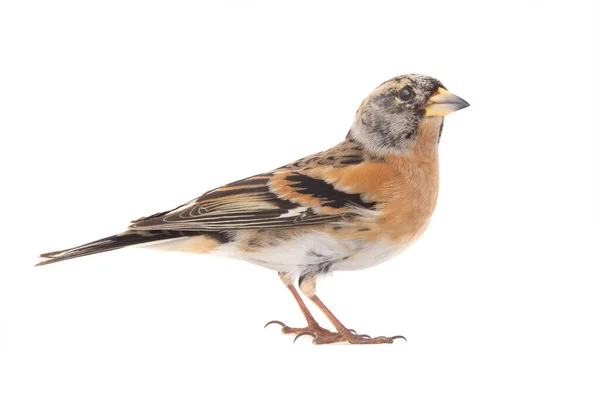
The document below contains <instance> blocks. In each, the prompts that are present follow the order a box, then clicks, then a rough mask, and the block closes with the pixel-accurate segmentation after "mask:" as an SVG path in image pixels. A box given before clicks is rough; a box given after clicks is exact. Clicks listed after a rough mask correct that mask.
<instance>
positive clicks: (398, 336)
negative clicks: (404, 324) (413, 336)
mask: <svg viewBox="0 0 600 400" xmlns="http://www.w3.org/2000/svg"><path fill="white" fill-rule="evenodd" d="M390 339H392V342H393V341H394V339H404V341H405V342H406V343H408V340H406V338H405V337H404V336H402V335H396V336H392V337H391V338H390Z"/></svg>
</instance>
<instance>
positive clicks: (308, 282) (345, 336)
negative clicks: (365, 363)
mask: <svg viewBox="0 0 600 400" xmlns="http://www.w3.org/2000/svg"><path fill="white" fill-rule="evenodd" d="M300 290H301V291H302V293H303V294H304V295H305V296H306V297H308V298H309V299H310V300H311V301H312V302H313V303H315V304H316V306H317V307H319V309H320V310H321V311H322V312H323V314H325V316H326V317H327V319H329V321H331V323H332V324H333V326H335V329H337V331H338V333H337V335H325V336H320V335H318V334H314V335H312V336H313V343H314V344H328V343H337V342H345V341H347V342H348V343H351V344H378V343H393V342H394V339H404V340H406V338H405V337H404V336H391V337H387V336H378V337H374V338H371V337H369V336H368V335H358V334H356V332H354V331H353V330H351V329H348V328H346V327H345V326H344V325H343V324H342V323H341V322H340V320H339V319H337V318H336V316H335V315H333V313H332V312H331V311H330V310H329V309H328V308H327V307H326V306H325V304H323V302H322V301H321V299H319V298H318V297H317V295H316V276H314V275H312V276H307V277H304V279H302V278H301V281H300Z"/></svg>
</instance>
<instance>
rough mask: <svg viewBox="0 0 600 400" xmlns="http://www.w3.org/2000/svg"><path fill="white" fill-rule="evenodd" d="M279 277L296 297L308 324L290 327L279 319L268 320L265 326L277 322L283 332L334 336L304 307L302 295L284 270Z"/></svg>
mask: <svg viewBox="0 0 600 400" xmlns="http://www.w3.org/2000/svg"><path fill="white" fill-rule="evenodd" d="M279 277H280V278H281V280H282V281H283V283H284V284H285V286H286V287H287V288H288V289H289V291H290V292H291V293H292V295H293V296H294V299H296V302H297V303H298V306H300V310H302V314H304V318H306V322H307V324H308V326H306V327H305V328H290V327H289V326H287V325H286V324H284V323H283V322H281V321H270V322H267V324H266V325H265V328H266V327H267V326H269V325H271V324H279V325H281V332H283V333H294V334H296V335H303V334H306V335H313V336H314V335H317V336H336V333H334V332H331V331H329V330H327V329H325V328H323V327H321V326H320V325H319V323H318V322H317V320H316V319H315V317H313V315H312V314H311V313H310V310H309V309H308V307H306V304H305V303H304V301H303V300H302V297H300V294H299V293H298V291H297V290H296V288H295V287H294V281H293V279H292V278H291V277H290V276H289V275H287V274H285V273H284V272H280V273H279ZM297 337H298V336H297Z"/></svg>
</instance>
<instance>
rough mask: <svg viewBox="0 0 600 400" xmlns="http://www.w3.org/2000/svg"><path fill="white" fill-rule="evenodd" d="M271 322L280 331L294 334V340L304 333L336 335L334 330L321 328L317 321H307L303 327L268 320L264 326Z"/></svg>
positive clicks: (325, 335) (326, 335)
mask: <svg viewBox="0 0 600 400" xmlns="http://www.w3.org/2000/svg"><path fill="white" fill-rule="evenodd" d="M271 324H277V325H280V326H281V332H282V333H285V334H295V335H296V338H295V339H294V342H295V341H296V339H298V338H299V337H300V336H305V335H310V336H312V337H329V336H337V335H338V334H337V333H335V332H331V331H330V330H328V329H325V328H323V327H322V326H320V325H319V324H317V323H309V324H308V326H306V327H304V328H290V327H289V326H287V325H286V324H284V323H283V322H281V321H269V322H267V324H266V325H265V328H266V327H267V326H269V325H271Z"/></svg>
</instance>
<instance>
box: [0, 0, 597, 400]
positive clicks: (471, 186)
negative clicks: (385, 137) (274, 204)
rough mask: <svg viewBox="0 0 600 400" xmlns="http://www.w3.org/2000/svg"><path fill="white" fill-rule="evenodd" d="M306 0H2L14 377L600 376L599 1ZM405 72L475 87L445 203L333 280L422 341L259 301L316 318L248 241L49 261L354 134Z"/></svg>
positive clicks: (437, 385)
mask: <svg viewBox="0 0 600 400" xmlns="http://www.w3.org/2000/svg"><path fill="white" fill-rule="evenodd" d="M286 4H289V5H284V3H283V2H278V3H273V4H267V3H263V2H246V3H245V4H244V5H236V4H233V3H229V2H224V3H223V4H222V5H221V6H215V5H210V3H208V2H207V3H206V4H200V3H198V2H156V1H139V2H134V1H101V2H100V1H99V2H79V1H71V2H68V1H52V2H44V1H39V2H35V1H4V2H2V5H1V6H0V46H1V47H0V57H1V62H0V134H1V135H2V136H1V140H2V143H1V144H2V146H1V150H0V151H1V154H2V157H1V160H0V162H1V163H2V166H1V171H2V194H1V195H0V198H1V200H0V201H1V202H2V205H1V206H2V210H3V216H2V228H3V229H2V235H3V241H2V243H3V246H2V252H3V253H2V261H1V262H0V265H1V267H0V274H1V275H0V368H1V369H2V371H1V374H0V398H2V399H7V400H12V399H108V398H110V399H136V398H139V399H141V398H144V399H219V398H261V399H275V398H276V399H296V398H298V399H300V398H302V399H311V398H314V399H317V398H326V397H328V398H336V399H445V398H460V399H483V398H485V399H506V398H515V399H532V398H544V399H567V398H569V399H592V398H595V395H594V392H595V390H596V388H595V385H596V382H597V381H598V376H599V375H598V373H599V371H598V365H597V358H596V356H597V350H598V348H597V343H598V341H597V338H598V336H599V332H598V318H597V315H598V307H597V301H598V298H597V291H598V282H597V279H598V275H597V269H598V264H599V263H598V258H595V257H597V255H595V254H594V253H595V252H596V251H597V249H598V247H599V242H600V238H599V237H598V212H597V210H596V208H597V205H598V203H599V202H600V201H599V198H598V197H596V199H595V202H594V198H593V193H592V192H593V186H594V185H597V183H598V181H599V179H600V176H599V174H598V169H600V168H598V164H596V170H595V171H594V166H593V164H592V163H593V159H594V158H597V157H598V145H599V143H598V135H599V132H598V122H597V118H596V115H598V112H599V111H598V109H599V108H598V107H599V104H598V86H597V82H598V71H599V70H600V68H599V67H600V64H599V63H598V58H597V53H598V48H599V43H598V40H596V39H594V38H593V32H592V22H593V19H594V18H595V20H596V23H597V18H598V10H597V9H596V10H594V9H593V5H592V2H583V1H569V2H568V3H566V2H564V4H563V5H559V4H558V2H549V1H544V2H542V1H539V2H535V1H519V2H506V1H502V2H497V3H495V4H488V2H472V3H469V2H461V1H439V2H436V1H432V0H429V1H423V2H419V1H410V2H407V1H400V0H398V1H394V2H390V3H378V2H368V3H367V2H363V3H361V4H353V3H350V2H344V3H340V4H337V5H333V4H332V5H325V4H322V3H314V4H311V3H307V2H295V3H294V4H293V5H292V3H289V2H287V3H286ZM367 4H369V5H367ZM595 33H596V34H598V32H595ZM594 53H596V54H594ZM594 56H596V60H594ZM594 62H596V64H595V66H594V65H593V63H594ZM408 72H418V73H423V74H428V75H432V76H435V77H437V78H439V79H440V80H442V81H443V82H444V84H445V85H446V86H447V87H448V88H449V90H450V91H452V92H454V93H455V94H457V95H459V96H461V97H464V98H465V99H467V100H468V101H469V102H470V103H471V107H470V108H468V109H466V110H462V111H460V112H457V113H456V114H453V115H451V116H449V117H448V118H447V119H446V124H445V129H444V135H443V137H442V142H441V146H440V154H441V177H442V184H441V192H440V197H439V203H438V207H437V210H436V214H435V216H434V219H433V222H432V224H431V226H430V228H429V230H428V232H427V233H426V235H425V236H424V237H423V239H422V240H421V241H420V242H419V243H418V244H417V245H416V246H414V247H413V248H412V249H410V250H409V251H408V252H406V253H405V254H403V255H402V256H400V257H399V258H397V259H395V260H393V261H390V262H388V263H386V264H384V265H382V266H380V267H378V268H373V269H370V270H365V271H361V272H352V273H336V274H334V275H333V276H332V277H328V278H326V279H324V280H323V281H321V282H320V283H319V294H320V295H321V298H322V299H323V300H324V301H325V303H326V304H328V305H329V307H330V308H331V309H332V310H333V311H334V312H336V313H337V315H338V316H339V318H340V319H341V320H342V321H343V322H345V323H346V324H347V325H348V326H349V327H353V328H355V329H357V330H358V331H360V332H365V333H370V334H374V335H383V334H385V335H393V334H403V335H405V336H406V337H407V338H408V343H404V342H403V341H400V342H397V343H395V344H394V345H380V346H366V347H364V346H363V347H361V346H347V345H340V346H313V345H311V343H310V340H309V339H308V338H302V339H300V340H299V341H298V342H296V344H294V345H292V339H293V337H290V336H284V335H282V334H280V333H279V331H278V329H277V328H276V327H270V328H268V329H266V330H263V329H262V325H263V324H264V323H265V322H267V321H268V320H270V319H274V318H275V319H281V320H284V321H286V322H288V323H289V324H291V325H299V324H301V323H302V322H303V319H302V316H301V314H300V311H299V310H298V309H297V307H296V305H295V303H294V300H293V298H292V297H291V296H290V295H289V293H288V291H287V289H285V287H284V286H283V285H282V284H281V283H280V282H279V280H278V278H277V276H276V274H275V273H273V272H271V271H267V270H264V269H261V268H259V267H256V266H252V265H249V264H244V263H241V262H237V261H229V260H225V259H216V258H211V257H209V256H195V255H180V254H174V253H171V254H166V253H158V252H152V251H148V250H140V249H127V250H122V251H118V252H113V253H107V254H104V255H101V256H96V257H89V258H83V259H78V260H73V261H69V262H65V263H60V264H55V265H52V266H48V267H43V268H33V267H32V266H33V264H34V263H35V262H36V255H37V254H38V253H40V252H45V251H50V250H56V249H61V248H65V247H70V246H73V245H78V244H81V243H84V242H87V241H90V240H94V239H97V238H100V237H104V236H108V235H110V234H113V233H117V232H120V231H121V230H123V229H124V228H125V227H126V225H127V223H128V221H129V220H131V219H133V218H136V217H140V216H142V215H148V214H152V213H154V212H157V211H162V210H165V209H169V208H172V207H174V206H177V205H179V204H181V203H183V202H185V201H187V200H190V199H191V198H193V197H195V196H197V195H200V194H201V193H202V192H204V191H206V190H209V189H211V188H214V187H216V186H219V185H221V184H224V183H227V182H229V181H232V180H235V179H239V178H243V177H246V176H249V175H251V174H254V173H259V172H263V171H267V170H270V169H271V168H274V167H278V166H280V165H282V164H285V163H287V162H289V161H292V160H295V159H297V158H299V157H302V156H304V155H307V154H310V153H313V152H316V151H319V150H323V149H326V148H328V147H330V146H332V145H335V144H336V143H337V142H339V141H341V140H342V139H343V138H344V136H345V134H346V132H347V130H348V128H349V127H350V124H351V123H352V119H353V116H354V112H355V110H356V109H357V107H358V105H359V104H360V102H361V101H362V99H363V98H364V97H365V96H366V95H367V94H368V93H369V92H370V91H371V90H372V89H373V88H375V87H376V86H377V85H379V84H380V83H381V82H383V81H384V80H386V79H388V78H391V77H393V76H395V75H399V74H402V73H408ZM594 85H596V86H595V87H594ZM596 194H598V193H596ZM305 339H306V340H305ZM234 396H236V397H234ZM241 396H243V397H241Z"/></svg>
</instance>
